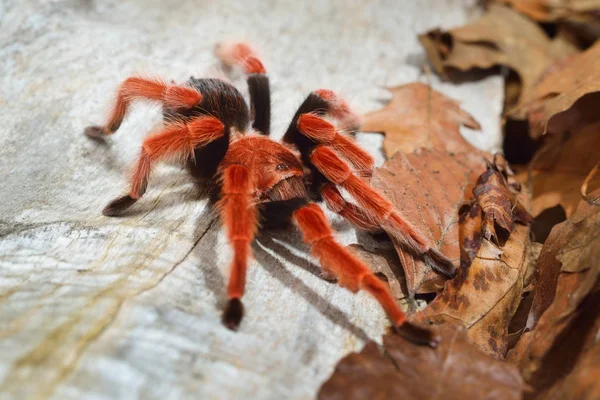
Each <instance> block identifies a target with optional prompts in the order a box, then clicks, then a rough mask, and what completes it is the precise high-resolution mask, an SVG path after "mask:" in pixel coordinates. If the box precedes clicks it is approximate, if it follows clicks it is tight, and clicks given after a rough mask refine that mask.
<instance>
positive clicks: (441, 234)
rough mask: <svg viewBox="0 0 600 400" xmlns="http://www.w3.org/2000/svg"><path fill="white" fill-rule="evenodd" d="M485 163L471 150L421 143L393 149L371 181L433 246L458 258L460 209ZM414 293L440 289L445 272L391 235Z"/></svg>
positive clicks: (456, 262) (409, 287)
mask: <svg viewBox="0 0 600 400" xmlns="http://www.w3.org/2000/svg"><path fill="white" fill-rule="evenodd" d="M484 169H485V161H484V158H483V157H482V156H480V155H477V154H474V153H460V154H453V153H448V152H447V151H446V150H428V149H420V150H416V151H415V152H413V153H411V154H404V153H403V152H398V153H396V154H395V155H394V156H393V157H392V158H391V159H390V160H388V161H387V162H386V163H385V164H384V165H383V167H381V168H378V169H377V170H376V171H375V174H374V175H373V185H374V186H375V187H376V188H378V189H379V190H380V191H382V192H383V194H384V195H385V196H386V197H387V198H388V199H390V200H391V201H392V202H393V203H394V205H395V206H396V208H397V209H398V210H399V211H401V212H402V215H404V216H405V217H406V219H407V220H409V221H410V222H411V223H412V224H413V225H414V226H415V227H416V228H417V229H418V230H419V231H420V232H421V233H422V234H423V235H425V236H426V237H427V238H428V239H429V241H430V243H433V247H434V248H436V249H437V250H439V251H441V252H442V254H444V255H445V256H446V257H448V258H449V259H450V260H452V261H453V262H455V264H456V265H457V264H458V261H459V259H460V250H459V246H458V210H459V208H460V207H461V206H462V205H463V203H465V202H466V201H467V200H468V199H469V198H470V197H471V194H470V193H471V190H472V187H473V186H472V185H473V183H474V182H475V181H476V179H477V176H479V175H480V174H481V173H482V172H483V171H484ZM394 246H395V247H396V250H397V251H398V255H399V257H400V261H401V263H402V266H403V268H404V272H405V276H406V285H407V288H408V291H409V295H410V297H411V298H412V297H413V296H414V294H415V293H430V292H436V291H439V290H440V289H441V288H442V286H443V283H444V281H445V278H444V277H442V276H440V275H439V274H437V273H435V272H433V271H432V270H431V268H430V267H428V266H427V265H425V263H424V262H423V261H422V260H420V259H415V258H414V257H413V256H412V254H411V253H409V252H407V251H406V250H405V249H404V248H403V247H402V245H401V244H400V243H398V242H397V241H395V240H394Z"/></svg>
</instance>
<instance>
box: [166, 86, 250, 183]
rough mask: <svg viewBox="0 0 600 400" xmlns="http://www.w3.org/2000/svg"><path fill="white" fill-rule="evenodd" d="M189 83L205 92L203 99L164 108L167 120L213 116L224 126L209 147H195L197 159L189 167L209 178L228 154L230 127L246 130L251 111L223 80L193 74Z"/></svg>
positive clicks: (237, 93) (202, 92) (235, 90)
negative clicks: (189, 105) (182, 107)
mask: <svg viewBox="0 0 600 400" xmlns="http://www.w3.org/2000/svg"><path fill="white" fill-rule="evenodd" d="M187 83H188V85H189V86H191V87H193V88H194V89H196V90H198V91H199V92H200V93H201V94H202V102H200V104H198V105H196V106H194V107H192V108H190V109H188V110H172V109H171V110H165V112H164V119H165V120H166V121H169V120H181V119H183V120H190V119H193V118H197V117H198V116H202V115H210V116H213V117H216V118H218V119H219V120H220V121H221V122H222V123H223V125H225V135H224V136H223V137H222V138H220V139H218V140H215V141H214V142H212V143H210V144H208V145H207V146H204V147H201V148H197V149H195V150H194V160H193V161H190V162H189V163H188V169H190V170H191V172H192V174H193V175H194V176H195V177H198V178H206V179H210V178H212V177H213V176H214V175H215V173H216V172H217V168H218V165H219V162H220V161H221V160H222V159H223V157H224V156H225V153H227V149H228V148H229V142H230V134H231V129H232V128H233V129H235V130H236V131H238V132H245V131H246V130H247V128H248V125H249V123H250V112H249V110H248V106H247V105H246V102H245V100H244V97H243V96H242V94H241V93H240V92H239V90H237V89H236V88H235V87H234V86H233V85H231V84H229V83H227V82H225V81H223V80H221V79H215V78H203V79H196V78H194V77H192V78H190V80H189V81H188V82H187Z"/></svg>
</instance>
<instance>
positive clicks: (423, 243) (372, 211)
mask: <svg viewBox="0 0 600 400" xmlns="http://www.w3.org/2000/svg"><path fill="white" fill-rule="evenodd" d="M310 162H311V163H312V165H314V166H315V167H316V168H317V170H318V171H319V172H320V173H322V174H323V176H324V177H325V178H326V179H327V180H329V181H330V182H332V183H334V184H336V185H339V186H341V187H343V188H344V189H346V190H347V191H348V193H349V194H350V195H351V196H352V197H353V198H354V199H355V200H356V201H357V202H358V204H359V206H360V208H362V209H363V210H364V212H365V213H366V214H367V215H369V216H370V217H371V218H372V219H373V220H374V221H375V222H377V223H378V224H379V225H380V226H381V227H385V228H387V229H386V230H387V231H388V232H389V233H390V234H392V235H393V236H394V237H395V238H396V239H398V240H400V241H401V242H402V243H404V244H405V245H406V246H408V247H409V248H410V249H412V250H413V251H415V252H416V253H417V254H418V255H420V256H421V257H423V259H424V261H426V262H427V264H429V265H430V266H431V267H432V268H434V269H435V270H436V271H438V272H440V273H442V274H444V275H446V276H449V277H452V276H454V275H455V273H456V267H455V266H454V265H453V264H452V262H451V261H450V260H448V259H447V258H446V257H445V256H444V255H443V254H441V253H440V252H439V251H438V250H436V249H434V248H432V247H430V246H429V244H428V240H427V239H425V237H423V235H421V233H419V232H418V231H417V230H416V229H415V228H414V227H413V226H412V225H411V224H410V223H409V222H408V221H406V220H405V219H404V218H403V217H402V215H401V214H400V213H399V212H398V211H397V210H396V209H395V207H394V205H393V204H392V203H390V202H389V201H388V200H386V199H385V198H384V197H383V196H382V195H381V194H380V193H379V192H378V191H377V190H375V188H373V187H372V186H371V185H369V184H368V183H366V182H365V181H364V180H363V179H361V178H359V177H358V176H356V175H355V174H353V173H352V170H351V168H350V166H349V165H348V164H347V163H346V162H345V161H343V160H342V159H340V157H339V156H338V155H337V154H336V153H335V151H333V150H332V149H331V148H329V147H328V146H325V145H319V146H317V147H315V148H314V149H313V150H312V152H311V153H310Z"/></svg>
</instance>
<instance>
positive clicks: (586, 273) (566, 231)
mask: <svg viewBox="0 0 600 400" xmlns="http://www.w3.org/2000/svg"><path fill="white" fill-rule="evenodd" d="M598 194H600V193H598ZM599 259H600V207H598V206H594V205H589V204H587V203H585V202H582V203H581V205H580V207H579V208H578V210H577V212H576V213H575V214H574V215H573V217H571V218H570V219H569V220H567V221H565V222H563V223H562V224H560V225H557V226H556V227H555V229H554V230H553V231H552V233H551V234H550V237H549V238H548V240H546V242H545V244H544V247H543V249H542V254H541V255H540V258H539V261H538V265H537V267H538V271H539V277H538V281H539V285H538V289H537V292H536V298H535V299H534V305H533V306H532V312H531V315H530V317H531V318H530V319H533V320H534V322H536V320H537V324H531V325H530V328H531V329H533V331H530V332H527V333H525V334H524V335H523V336H522V338H521V340H520V341H519V342H518V343H517V346H516V347H515V349H513V350H511V352H510V353H509V360H511V361H513V362H514V363H516V364H517V365H518V366H519V369H520V370H521V372H522V374H523V377H524V378H525V380H526V381H527V383H528V384H529V385H530V386H531V387H532V388H533V389H534V390H535V391H536V393H537V395H539V398H563V397H556V396H555V395H554V394H555V392H561V391H563V392H564V390H567V388H569V387H570V385H572V384H573V383H574V382H580V383H581V384H583V385H586V386H587V387H588V388H593V390H594V392H592V391H590V392H587V394H586V395H589V394H591V393H598V382H591V379H592V377H591V376H589V375H588V372H593V369H591V370H586V369H585V368H584V367H583V366H582V365H586V363H588V362H591V360H594V359H597V348H596V347H597V341H598V336H597V335H598V332H599V331H600V307H598V303H599V302H600V263H598V260H599ZM557 272H558V274H557ZM554 288H555V290H554ZM540 297H542V301H541V302H540V300H539V298H540ZM548 302H550V304H549V305H548ZM540 314H541V316H540ZM538 318H539V320H538ZM577 364H579V365H578V366H576V367H575V368H574V366H575V365H577ZM594 368H597V365H596V367H594ZM572 371H574V372H575V375H574V376H571V377H567V375H568V374H570V373H571V372H572ZM594 379H595V380H596V381H597V380H598V379H597V375H596V377H595V378H594ZM580 380H581V381H580ZM572 389H573V390H574V391H575V392H577V391H579V392H580V393H581V390H582V389H583V388H582V387H577V388H572ZM568 398H577V399H579V398H596V397H585V396H583V397H579V396H575V397H568Z"/></svg>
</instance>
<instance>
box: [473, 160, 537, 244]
mask: <svg viewBox="0 0 600 400" xmlns="http://www.w3.org/2000/svg"><path fill="white" fill-rule="evenodd" d="M498 157H499V156H496V157H494V162H493V163H490V164H488V168H487V171H485V172H484V173H483V174H481V176H480V177H479V179H478V180H477V185H476V186H475V188H474V189H473V194H474V195H475V199H476V200H475V201H476V202H477V204H479V205H480V206H481V210H482V212H483V222H482V233H483V237H484V238H486V239H487V240H491V241H493V242H495V243H498V237H497V235H496V228H495V225H496V224H497V225H498V226H500V227H501V228H502V229H504V231H506V232H507V233H510V232H512V230H513V226H514V221H516V222H520V223H522V224H527V223H529V222H531V216H530V215H529V213H528V212H527V210H525V208H524V207H523V205H522V204H521V203H520V202H519V201H518V199H517V193H516V191H515V190H514V189H513V190H511V188H510V187H509V184H508V181H507V178H508V171H507V170H506V169H505V168H506V167H503V165H506V164H505V162H504V160H502V161H503V163H502V164H500V163H499V162H498V161H497V158H498ZM500 157H501V156H500Z"/></svg>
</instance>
